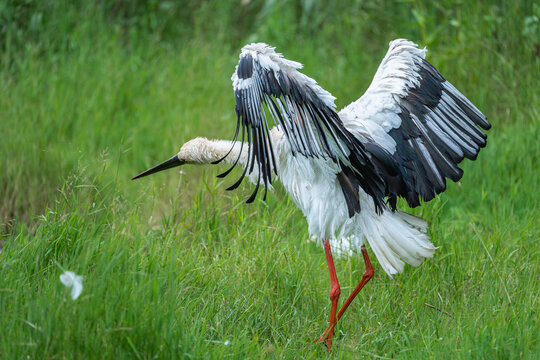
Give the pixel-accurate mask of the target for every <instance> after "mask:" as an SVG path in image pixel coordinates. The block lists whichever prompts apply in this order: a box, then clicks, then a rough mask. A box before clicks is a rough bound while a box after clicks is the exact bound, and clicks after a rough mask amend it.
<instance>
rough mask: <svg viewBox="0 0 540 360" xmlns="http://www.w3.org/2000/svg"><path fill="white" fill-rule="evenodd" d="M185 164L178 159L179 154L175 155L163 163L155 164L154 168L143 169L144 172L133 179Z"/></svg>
mask: <svg viewBox="0 0 540 360" xmlns="http://www.w3.org/2000/svg"><path fill="white" fill-rule="evenodd" d="M183 164H184V162H183V161H180V159H178V156H177V155H174V156H173V157H172V158H170V159H169V160H167V161H164V162H162V163H161V164H158V165H156V166H154V167H153V168H150V169H148V170H146V171H143V172H142V173H140V174H139V175H137V176H135V177H134V178H133V179H131V180H135V179H138V178H140V177H143V176H146V175H150V174H153V173H157V172H158V171H162V170H167V169H170V168H173V167H177V166H180V165H183Z"/></svg>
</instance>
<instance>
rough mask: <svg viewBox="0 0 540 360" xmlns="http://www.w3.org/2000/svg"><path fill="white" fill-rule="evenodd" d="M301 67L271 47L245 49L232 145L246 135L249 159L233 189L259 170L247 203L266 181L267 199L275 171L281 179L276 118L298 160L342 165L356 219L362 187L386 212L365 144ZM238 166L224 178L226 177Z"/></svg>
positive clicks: (243, 141)
mask: <svg viewBox="0 0 540 360" xmlns="http://www.w3.org/2000/svg"><path fill="white" fill-rule="evenodd" d="M301 67H302V65H301V64H299V63H297V62H294V61H290V60H287V59H284V58H283V57H282V56H281V54H278V53H276V52H275V51H274V48H272V47H270V46H268V45H266V44H261V43H258V44H250V45H247V46H245V47H244V48H243V49H242V53H241V54H240V61H239V63H238V66H237V67H236V71H235V72H234V74H233V76H232V81H233V88H234V96H235V100H236V108H235V111H236V115H237V127H236V134H235V136H234V140H233V142H236V141H238V140H239V135H241V138H240V141H241V146H245V145H244V144H247V146H248V147H249V151H248V154H249V155H248V163H247V165H246V167H245V169H244V172H243V174H242V175H241V177H240V178H239V179H238V181H237V182H236V183H235V184H233V185H232V186H231V187H230V188H229V189H234V188H236V187H238V186H239V185H240V183H241V181H242V179H243V178H244V176H245V175H246V173H252V172H253V171H254V170H256V171H257V174H258V181H257V185H256V188H255V191H254V192H253V194H252V195H251V197H250V198H249V199H248V202H252V201H253V200H254V199H255V197H256V194H257V191H258V189H259V185H260V184H261V181H262V183H263V184H264V186H265V197H266V189H267V187H268V185H270V184H271V182H272V171H273V172H274V173H275V174H276V175H277V172H276V169H277V167H276V159H275V154H274V151H273V144H272V141H271V138H270V136H269V124H268V120H269V119H268V118H273V120H274V122H275V123H276V124H277V125H279V126H281V128H282V130H283V132H284V133H285V136H286V138H287V139H288V141H289V144H290V147H291V151H292V152H293V155H295V154H296V153H300V154H302V155H304V156H307V157H315V158H326V159H328V158H329V159H331V160H332V161H334V162H335V163H336V164H338V166H339V168H340V169H341V173H340V174H339V176H338V177H339V180H340V183H341V184H342V186H343V187H345V188H347V189H349V190H344V193H345V196H346V198H347V195H349V199H347V204H348V206H349V214H350V215H351V216H352V215H353V214H354V213H355V212H358V211H360V208H359V207H360V204H359V202H358V201H357V199H358V190H357V189H358V186H361V187H362V188H363V189H364V190H365V191H366V193H368V194H369V195H371V196H372V197H373V200H374V202H375V206H376V208H377V210H378V211H381V210H382V209H383V207H384V196H385V185H384V181H383V179H381V178H380V176H379V172H378V171H377V169H376V168H375V165H374V164H373V163H372V161H371V156H370V155H369V154H368V153H367V151H366V149H365V148H364V145H363V144H362V142H361V141H360V140H359V139H358V138H357V137H355V136H353V135H352V134H351V133H350V132H349V131H348V130H347V129H346V128H345V126H344V124H343V122H342V121H341V119H340V117H339V116H338V114H337V112H336V109H335V105H334V97H333V96H332V95H331V94H330V93H329V92H327V91H325V90H324V89H322V88H321V87H320V86H319V85H318V84H317V83H316V82H315V80H313V79H311V78H309V77H307V76H306V75H304V74H302V73H300V72H299V71H298V69H299V68H301ZM233 146H234V145H233ZM241 152H242V151H240V153H241ZM237 162H238V161H237ZM236 164H237V163H235V164H234V165H233V167H231V169H229V170H228V171H226V172H225V173H223V174H221V175H220V176H226V175H227V174H228V173H229V172H230V171H231V170H232V169H233V168H234V167H235V165H236ZM355 189H356V190H355ZM355 193H356V194H355ZM354 199H356V201H353V200H354Z"/></svg>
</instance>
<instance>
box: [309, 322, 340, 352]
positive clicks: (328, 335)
mask: <svg viewBox="0 0 540 360" xmlns="http://www.w3.org/2000/svg"><path fill="white" fill-rule="evenodd" d="M335 326H336V324H332V325H328V327H327V328H326V330H324V332H323V333H322V335H321V336H319V337H318V338H316V339H315V340H313V342H314V343H320V342H324V345H326V347H327V349H328V351H330V350H331V349H332V337H333V335H334V327H335Z"/></svg>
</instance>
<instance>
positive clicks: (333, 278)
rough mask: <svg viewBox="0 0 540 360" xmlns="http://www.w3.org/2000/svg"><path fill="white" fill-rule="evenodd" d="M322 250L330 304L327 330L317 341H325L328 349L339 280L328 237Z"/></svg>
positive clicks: (332, 329) (339, 291) (332, 332)
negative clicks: (327, 275) (326, 268)
mask: <svg viewBox="0 0 540 360" xmlns="http://www.w3.org/2000/svg"><path fill="white" fill-rule="evenodd" d="M323 242H324V252H325V253H326V262H327V263H328V271H329V272H330V294H329V295H330V301H331V302H332V304H331V306H330V321H329V323H330V324H329V325H328V328H327V330H326V331H325V332H324V333H323V334H322V335H321V336H320V337H319V338H318V339H315V342H317V341H323V340H324V342H325V344H326V346H327V347H328V350H330V348H331V347H332V336H333V335H334V326H335V325H336V322H337V317H336V311H337V304H338V300H339V295H340V294H341V289H340V288H339V282H338V279H337V275H336V268H335V266H334V259H333V258H332V251H331V250H330V243H329V242H328V239H324V240H323Z"/></svg>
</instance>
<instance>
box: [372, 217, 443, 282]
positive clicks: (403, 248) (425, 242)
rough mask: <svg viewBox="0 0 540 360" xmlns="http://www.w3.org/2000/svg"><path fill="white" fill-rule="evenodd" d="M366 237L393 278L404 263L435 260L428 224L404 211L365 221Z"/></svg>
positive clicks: (413, 264) (414, 263)
mask: <svg viewBox="0 0 540 360" xmlns="http://www.w3.org/2000/svg"><path fill="white" fill-rule="evenodd" d="M364 225H365V230H366V231H365V235H366V240H367V241H368V243H369V245H370V247H371V249H372V250H373V252H374V253H375V256H376V257H377V259H378V260H379V263H380V264H381V266H382V268H383V269H384V271H385V272H386V273H387V274H388V275H389V276H390V277H392V275H393V274H396V273H400V272H402V271H403V267H404V265H405V263H407V264H409V265H412V266H418V265H420V263H421V262H422V260H423V259H424V258H428V257H432V256H433V253H434V252H435V249H436V248H435V246H433V244H432V243H431V241H430V240H429V236H428V235H427V233H426V230H427V222H426V221H425V220H423V219H421V218H418V217H416V216H413V215H410V214H406V213H404V212H401V211H396V212H385V213H384V214H382V215H380V216H377V217H370V218H368V219H365V223H364Z"/></svg>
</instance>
